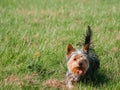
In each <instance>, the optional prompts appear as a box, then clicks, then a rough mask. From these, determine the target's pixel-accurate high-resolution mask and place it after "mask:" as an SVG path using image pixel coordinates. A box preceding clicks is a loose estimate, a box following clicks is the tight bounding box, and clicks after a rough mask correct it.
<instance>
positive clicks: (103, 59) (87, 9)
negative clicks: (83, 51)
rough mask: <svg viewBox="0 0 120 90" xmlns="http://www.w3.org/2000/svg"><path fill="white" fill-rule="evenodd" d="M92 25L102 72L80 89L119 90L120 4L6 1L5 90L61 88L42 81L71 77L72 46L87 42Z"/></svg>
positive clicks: (0, 3)
mask: <svg viewBox="0 0 120 90" xmlns="http://www.w3.org/2000/svg"><path fill="white" fill-rule="evenodd" d="M88 25H90V26H91V28H92V30H93V37H92V41H93V44H94V49H95V51H96V54H97V55H98V56H99V58H100V63H101V68H100V70H99V73H98V75H97V76H96V77H97V79H96V81H95V82H92V81H88V83H84V82H80V83H77V84H76V85H75V87H74V90H119V89H120V1H119V0H0V89H1V90H42V89H44V90H46V89H48V90H49V89H51V90H53V89H55V90H56V89H57V88H47V87H42V82H43V81H45V80H48V79H58V80H60V81H62V80H64V79H65V74H66V71H67V67H66V60H65V53H66V45H67V44H69V43H71V44H73V45H74V46H75V47H76V44H77V43H78V42H83V41H84V35H85V31H86V28H87V26H88ZM61 89H62V88H60V90H61Z"/></svg>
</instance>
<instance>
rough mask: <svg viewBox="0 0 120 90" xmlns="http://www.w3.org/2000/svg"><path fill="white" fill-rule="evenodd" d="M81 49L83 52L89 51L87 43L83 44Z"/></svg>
mask: <svg viewBox="0 0 120 90" xmlns="http://www.w3.org/2000/svg"><path fill="white" fill-rule="evenodd" d="M82 50H83V51H84V52H85V53H88V52H89V44H85V45H84V46H83V48H82Z"/></svg>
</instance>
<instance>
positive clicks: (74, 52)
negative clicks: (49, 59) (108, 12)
mask: <svg viewBox="0 0 120 90" xmlns="http://www.w3.org/2000/svg"><path fill="white" fill-rule="evenodd" d="M91 36H92V31H91V28H90V26H88V29H87V32H86V36H85V41H84V43H83V45H82V48H81V49H76V48H74V47H73V46H72V45H71V44H69V45H68V46H67V53H66V59H67V68H68V71H67V73H66V81H65V82H66V85H67V87H68V88H72V87H73V85H74V83H75V82H78V81H80V80H81V79H83V78H86V77H87V76H90V77H92V75H93V74H94V72H95V71H96V70H97V69H98V68H99V66H100V62H99V59H98V57H97V56H96V54H94V50H93V49H92V48H91Z"/></svg>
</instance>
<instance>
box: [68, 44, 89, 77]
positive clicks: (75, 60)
mask: <svg viewBox="0 0 120 90" xmlns="http://www.w3.org/2000/svg"><path fill="white" fill-rule="evenodd" d="M66 58H67V59H68V62H67V67H68V70H69V72H70V73H73V74H75V75H77V76H82V75H84V74H85V73H86V72H87V70H88V68H89V61H88V60H87V57H86V55H85V54H84V53H83V52H82V51H81V50H75V49H74V48H73V47H72V45H70V44H69V45H68V46H67V54H66Z"/></svg>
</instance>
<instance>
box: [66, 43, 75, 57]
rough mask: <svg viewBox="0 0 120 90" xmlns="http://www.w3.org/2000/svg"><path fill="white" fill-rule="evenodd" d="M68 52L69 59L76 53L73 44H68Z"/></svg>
mask: <svg viewBox="0 0 120 90" xmlns="http://www.w3.org/2000/svg"><path fill="white" fill-rule="evenodd" d="M66 51H67V52H66V57H69V56H70V54H71V53H72V52H74V51H75V48H73V46H72V45H71V44H68V45H67V49H66Z"/></svg>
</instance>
